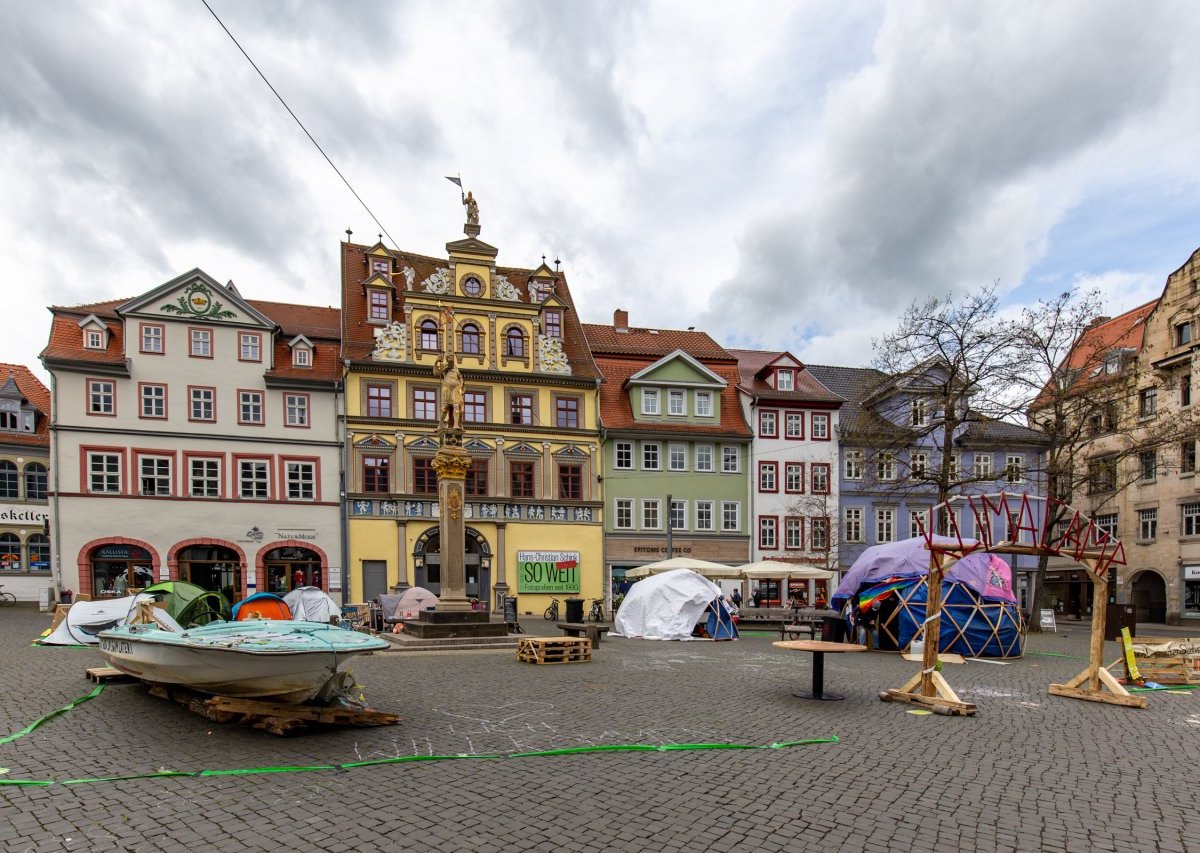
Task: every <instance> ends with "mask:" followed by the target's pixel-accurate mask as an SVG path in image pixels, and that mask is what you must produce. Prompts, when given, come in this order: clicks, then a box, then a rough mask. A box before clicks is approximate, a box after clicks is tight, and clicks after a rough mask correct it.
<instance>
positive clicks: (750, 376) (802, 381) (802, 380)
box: [729, 349, 845, 403]
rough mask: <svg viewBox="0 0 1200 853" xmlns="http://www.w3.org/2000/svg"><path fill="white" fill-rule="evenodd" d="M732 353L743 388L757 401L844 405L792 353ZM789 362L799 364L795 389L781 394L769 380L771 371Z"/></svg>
mask: <svg viewBox="0 0 1200 853" xmlns="http://www.w3.org/2000/svg"><path fill="white" fill-rule="evenodd" d="M729 352H730V353H731V354H732V355H733V356H735V357H736V358H737V360H738V376H739V384H740V385H741V389H742V390H743V391H744V392H746V393H747V394H749V395H751V396H752V397H755V398H761V397H770V398H771V399H778V400H794V401H796V402H798V403H799V402H820V403H841V402H843V401H844V399H845V398H844V397H842V396H841V395H839V394H835V393H834V392H833V391H831V390H830V389H829V388H826V387H825V385H823V384H822V383H821V380H820V379H818V378H817V377H816V376H814V375H813V373H812V371H810V370H809V369H808V368H807V367H805V365H804V363H803V362H801V361H800V359H798V358H796V357H795V356H794V355H792V354H791V353H789V352H781V351H773V350H750V349H731V350H729ZM788 359H791V360H792V361H794V362H795V363H796V365H797V367H796V368H795V376H794V383H795V385H794V390H792V391H778V390H776V389H775V388H772V387H771V385H769V384H768V383H767V381H766V376H767V374H768V373H770V370H769V368H770V367H771V366H772V365H774V364H776V363H777V362H786V361H787V360H788Z"/></svg>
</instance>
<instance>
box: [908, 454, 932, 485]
mask: <svg viewBox="0 0 1200 853" xmlns="http://www.w3.org/2000/svg"><path fill="white" fill-rule="evenodd" d="M908 458H909V464H908V477H909V479H911V480H921V479H923V478H924V477H925V476H926V475H927V474H928V473H929V454H928V453H926V452H925V451H923V450H914V451H912V452H911V453H910V454H909V456H908Z"/></svg>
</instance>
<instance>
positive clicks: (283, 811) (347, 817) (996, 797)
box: [0, 608, 1200, 853]
mask: <svg viewBox="0 0 1200 853" xmlns="http://www.w3.org/2000/svg"><path fill="white" fill-rule="evenodd" d="M47 625H48V619H47V617H45V616H43V615H41V614H37V613H35V612H33V611H32V610H29V609H23V608H16V609H10V610H4V611H0V649H2V651H0V668H2V670H0V671H2V672H3V682H2V684H3V693H2V696H3V699H2V700H0V736H2V735H4V734H7V733H9V732H14V731H16V730H18V729H20V728H21V727H23V726H24V725H26V724H27V723H29V722H31V721H32V720H34V719H36V718H37V717H39V716H41V715H42V714H44V713H46V712H47V711H50V710H52V709H55V708H58V707H60V706H62V705H64V704H65V703H66V702H68V701H70V700H71V699H74V698H76V697H78V696H81V695H83V694H85V693H87V692H88V690H89V689H90V687H91V684H90V683H89V682H88V681H87V680H86V679H85V678H84V673H83V669H84V667H85V666H91V665H94V664H97V663H99V662H100V655H99V654H98V652H96V651H94V650H91V649H69V648H63V649H53V648H40V647H31V646H30V645H29V641H30V640H32V639H33V638H34V637H36V636H37V634H38V633H39V632H40V631H41V630H42V629H43V628H44V627H46V626H47ZM546 633H549V632H546ZM1086 646H1087V637H1086V635H1085V634H1084V633H1083V632H1082V631H1071V630H1068V631H1066V632H1065V633H1064V634H1058V635H1049V636H1034V637H1032V639H1031V642H1030V650H1031V651H1033V652H1041V653H1051V655H1045V654H1039V655H1033V654H1031V655H1029V656H1028V657H1026V658H1025V659H1023V660H1020V661H1016V662H1013V663H1012V664H1010V665H1007V666H999V665H994V664H988V663H968V664H966V665H962V666H947V667H946V671H945V674H946V676H947V678H948V679H949V681H950V683H951V684H952V685H953V686H954V687H955V689H956V690H958V691H959V693H960V695H962V696H963V697H964V698H966V699H968V700H969V701H974V702H976V703H977V704H978V705H979V709H980V710H979V714H978V716H977V717H975V718H946V717H940V716H916V715H912V714H909V713H907V710H908V706H904V705H898V704H885V703H883V702H880V701H879V700H878V699H877V698H876V695H877V693H878V692H879V691H880V690H882V689H884V688H887V687H898V686H899V685H900V684H901V683H903V682H904V681H905V680H906V678H907V677H908V675H909V674H911V673H912V671H913V670H914V668H915V666H916V665H915V664H913V663H909V662H906V661H904V660H901V659H900V658H898V657H897V656H895V655H884V654H859V655H832V656H829V657H828V658H827V659H826V686H827V688H828V689H832V690H836V691H838V692H841V693H845V694H846V695H847V698H846V700H845V701H842V702H812V701H807V700H803V699H797V698H794V697H793V696H792V695H791V694H792V690H793V689H796V688H803V687H806V686H807V685H808V684H809V681H810V678H811V659H810V657H809V656H808V655H807V654H801V653H796V652H786V651H782V650H779V649H775V648H774V647H772V645H771V638H770V637H767V636H755V637H748V638H745V639H743V640H741V641H739V642H736V643H708V642H693V643H657V642H646V641H630V640H620V639H609V640H607V641H606V642H605V643H604V644H603V645H602V646H601V647H600V649H599V650H598V651H597V653H596V655H595V658H594V660H593V661H592V662H591V663H587V664H575V665H566V666H531V665H528V664H521V663H517V662H516V661H515V660H514V658H513V655H512V653H511V652H503V653H500V652H460V653H441V652H438V653H387V654H380V655H375V656H371V657H369V658H363V659H360V660H359V661H358V662H356V664H355V672H356V674H357V676H358V680H359V681H360V682H361V683H362V684H363V685H364V690H365V693H366V695H367V697H368V699H369V700H371V702H372V703H373V704H374V705H375V706H376V707H378V708H381V709H386V710H394V711H397V712H399V713H400V714H402V715H403V717H404V720H403V722H402V723H401V724H400V725H399V726H394V727H390V728H383V729H365V730H363V729H360V730H342V731H337V732H332V733H327V734H317V735H307V736H301V737H295V738H278V737H275V736H272V735H269V734H266V733H263V732H259V731H256V730H253V729H248V728H244V727H238V726H220V725H216V724H214V723H210V722H207V721H205V720H203V719H201V718H199V717H196V716H194V715H192V714H190V713H188V712H187V711H186V710H184V709H182V708H180V707H178V706H176V705H173V704H170V703H167V702H163V701H160V700H157V699H154V698H151V697H150V696H148V695H146V692H145V690H144V688H143V687H141V686H140V685H112V686H109V687H107V688H106V689H105V690H104V692H103V693H102V694H101V695H100V696H99V697H98V698H96V699H94V700H92V701H90V702H86V703H84V704H82V705H80V706H79V707H78V708H77V709H75V710H73V711H70V712H68V713H66V714H64V715H62V716H60V717H57V718H55V719H54V720H51V721H49V722H47V723H46V724H45V725H43V726H41V727H40V728H38V729H37V730H35V731H34V732H33V733H31V734H30V735H28V736H26V737H23V738H20V739H18V740H15V741H12V742H10V743H8V744H5V745H0V767H3V768H6V772H4V773H0V779H53V780H58V781H62V780H67V779H75V778H84V777H97V776H110V775H129V774H135V773H144V772H152V771H156V770H160V769H163V768H166V769H172V770H189V771H195V770H203V769H223V768H239V767H261V766H278V765H312V764H338V763H343V762H349V761H356V760H359V759H366V758H371V757H382V756H397V755H412V754H426V755H429V754H433V755H439V754H452V755H453V754H460V753H463V754H471V753H498V754H511V753H514V752H523V751H532V750H541V749H548V748H558V747H565V746H577V745H592V744H605V743H643V744H670V743H690V742H716V743H743V744H770V743H772V742H780V741H789V740H797V739H801V738H809V737H825V736H829V735H837V736H838V737H839V738H840V739H841V740H840V743H838V744H827V745H814V746H801V747H795V748H789V749H774V750H710V751H677V752H670V751H668V752H650V753H646V752H601V753H590V754H580V755H562V756H550V757H530V758H502V759H481V760H466V761H430V762H422V763H406V764H391V765H382V766H374V767H365V768H359V769H353V770H333V771H317V772H306V773H278V774H270V775H246V776H214V777H205V778H157V779H140V780H127V781H116V782H103V783H96V784H86V785H62V784H55V785H51V786H47V787H13V786H7V787H5V786H0V798H2V801H3V820H0V849H3V850H11V851H43V850H46V851H49V850H172V851H177V850H179V849H180V848H181V847H183V848H187V849H191V848H196V847H199V846H201V845H204V846H206V847H207V848H208V849H211V850H214V851H232V850H247V849H262V850H296V849H311V850H328V851H340V850H356V851H361V850H375V849H381V850H392V849H394V850H401V849H413V850H446V851H451V850H471V851H493V850H596V851H601V850H696V849H708V850H716V851H724V850H766V851H774V850H780V851H782V850H788V851H793V850H806V849H807V850H817V851H825V850H830V851H836V850H854V851H859V850H878V851H884V850H922V851H924V850H933V851H958V850H979V851H993V850H1053V851H1076V850H1077V851H1088V852H1089V853H1092V851H1117V850H1122V851H1123V850H1165V851H1183V850H1188V849H1194V850H1200V835H1198V834H1197V833H1196V831H1195V829H1194V828H1193V829H1191V830H1189V829H1188V828H1187V826H1188V824H1189V823H1190V822H1191V816H1192V815H1193V813H1194V805H1193V803H1194V799H1195V793H1194V789H1193V780H1194V779H1195V775H1196V774H1195V768H1196V767H1197V766H1200V697H1196V698H1193V697H1190V696H1186V695H1154V696H1151V698H1150V707H1149V709H1147V710H1134V709H1126V708H1119V707H1113V706H1107V705H1098V704H1094V703H1088V702H1080V701H1076V700H1070V699H1064V698H1059V697H1052V696H1049V695H1047V693H1046V685H1047V684H1049V683H1050V682H1052V681H1064V680H1066V679H1068V678H1070V677H1071V676H1072V675H1074V674H1075V673H1077V672H1078V671H1079V670H1081V669H1082V668H1083V666H1084V665H1085V661H1084V660H1083V659H1082V658H1083V656H1084V655H1085V653H1086ZM1106 652H1108V653H1109V657H1110V658H1115V657H1116V647H1115V644H1111V643H1110V644H1108V645H1107V648H1106ZM1064 655H1065V656H1073V657H1063V656H1064Z"/></svg>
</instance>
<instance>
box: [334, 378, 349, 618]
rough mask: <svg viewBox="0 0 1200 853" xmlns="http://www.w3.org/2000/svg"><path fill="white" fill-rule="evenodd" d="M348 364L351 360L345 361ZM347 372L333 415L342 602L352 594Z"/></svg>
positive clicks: (338, 386)
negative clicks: (336, 452)
mask: <svg viewBox="0 0 1200 853" xmlns="http://www.w3.org/2000/svg"><path fill="white" fill-rule="evenodd" d="M344 364H345V365H348V364H349V362H344ZM345 388H346V374H345V370H343V373H342V379H341V381H340V382H338V383H336V384H335V385H334V388H333V417H334V435H335V436H336V437H337V439H338V444H339V445H340V446H341V454H340V455H339V457H338V458H339V469H340V470H339V471H338V503H339V504H340V505H341V511H340V516H341V517H340V518H339V525H338V526H339V528H340V529H339V531H338V532H339V534H340V536H339V538H340V539H341V543H340V544H341V552H342V602H343V603H345V601H346V600H347V598H349V596H350V504H349V503H348V502H347V500H346V472H347V470H349V469H348V465H349V461H348V460H349V453H350V448H349V443H348V442H347V441H346V418H345V412H344V409H345V399H346V397H345V394H344V393H343V392H344V391H345Z"/></svg>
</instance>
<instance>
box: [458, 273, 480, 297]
mask: <svg viewBox="0 0 1200 853" xmlns="http://www.w3.org/2000/svg"><path fill="white" fill-rule="evenodd" d="M462 291H463V293H465V294H466V295H467V296H480V295H482V294H483V282H482V281H480V279H479V276H477V275H469V276H467V277H466V278H464V279H463V280H462Z"/></svg>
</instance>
